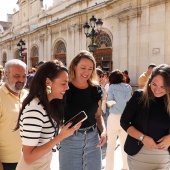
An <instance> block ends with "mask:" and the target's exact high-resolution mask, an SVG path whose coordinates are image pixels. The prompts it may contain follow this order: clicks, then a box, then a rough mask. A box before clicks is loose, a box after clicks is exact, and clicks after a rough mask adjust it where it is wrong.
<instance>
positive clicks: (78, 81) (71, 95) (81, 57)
mask: <svg viewBox="0 0 170 170" xmlns="http://www.w3.org/2000/svg"><path fill="white" fill-rule="evenodd" d="M95 79H96V62H95V59H94V57H93V56H92V54H91V53H90V52H88V51H85V50H84V51H80V52H79V53H78V54H77V55H76V56H75V57H74V58H73V59H72V61H71V63H70V66H69V90H68V91H67V92H66V95H65V97H66V98H65V100H66V102H65V103H66V105H65V116H64V117H65V121H66V122H67V121H68V120H69V119H70V118H72V117H73V116H75V115H76V114H77V113H79V112H80V111H82V110H84V111H85V113H86V114H87V116H88V118H87V119H86V120H85V121H84V122H83V123H82V126H81V127H80V129H79V130H77V131H76V132H75V133H74V135H72V136H70V137H68V138H67V139H64V140H63V141H62V142H61V148H60V150H59V165H60V170H80V169H81V170H82V169H87V170H90V169H92V170H101V164H102V160H101V147H102V146H103V145H104V143H105V142H106V129H105V125H104V120H103V117H102V110H101V99H102V89H101V87H100V86H99V85H98V84H96V83H95ZM97 127H98V128H99V130H100V138H99V134H98V130H97Z"/></svg>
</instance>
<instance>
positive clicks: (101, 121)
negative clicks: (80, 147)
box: [95, 100, 106, 147]
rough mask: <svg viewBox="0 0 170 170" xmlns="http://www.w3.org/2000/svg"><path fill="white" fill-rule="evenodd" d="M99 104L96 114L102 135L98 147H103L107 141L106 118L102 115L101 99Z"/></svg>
mask: <svg viewBox="0 0 170 170" xmlns="http://www.w3.org/2000/svg"><path fill="white" fill-rule="evenodd" d="M98 106H99V107H98V109H97V112H96V114H95V118H96V120H97V126H98V128H99V130H100V132H101V135H100V144H99V145H97V147H101V146H103V145H104V144H105V142H106V127H105V123H104V119H103V116H102V110H101V100H99V102H98Z"/></svg>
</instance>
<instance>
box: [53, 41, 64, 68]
mask: <svg viewBox="0 0 170 170" xmlns="http://www.w3.org/2000/svg"><path fill="white" fill-rule="evenodd" d="M54 58H55V59H57V60H59V61H61V62H62V63H63V64H64V65H65V66H67V63H66V46H65V44H64V43H63V42H62V41H59V42H58V43H56V45H55V47H54Z"/></svg>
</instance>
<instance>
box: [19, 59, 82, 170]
mask: <svg viewBox="0 0 170 170" xmlns="http://www.w3.org/2000/svg"><path fill="white" fill-rule="evenodd" d="M47 70H48V71H47ZM66 90H68V72H67V69H66V68H65V67H63V66H61V65H59V64H55V63H54V62H52V61H49V62H46V63H44V64H43V65H42V66H41V67H40V68H39V69H38V71H37V72H36V74H35V76H34V78H33V79H32V83H31V85H30V91H29V94H28V96H27V97H26V99H25V100H24V101H23V105H22V108H21V111H20V114H19V118H18V122H17V126H16V129H18V128H20V135H21V139H22V144H23V146H22V152H23V155H22V156H21V159H20V161H19V163H18V165H17V168H16V170H33V169H36V170H50V163H51V158H52V148H53V147H54V146H55V145H56V144H58V143H59V142H61V140H63V139H64V138H67V137H68V136H70V135H72V134H73V133H74V131H75V130H77V129H78V128H79V127H80V125H77V126H76V127H72V128H69V126H70V125H71V123H68V124H67V125H66V126H63V127H62V129H61V131H60V133H59V134H58V132H59V128H60V127H61V126H62V125H63V124H62V122H63V113H62V107H61V105H62V103H60V104H59V103H57V105H56V101H55V99H62V98H63V96H64V94H65V92H66ZM57 134H58V135H57ZM54 135H56V136H54Z"/></svg>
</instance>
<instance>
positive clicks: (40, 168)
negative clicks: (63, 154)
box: [16, 152, 52, 170]
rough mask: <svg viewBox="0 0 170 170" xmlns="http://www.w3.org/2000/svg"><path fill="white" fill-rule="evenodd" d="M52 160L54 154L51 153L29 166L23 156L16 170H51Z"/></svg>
mask: <svg viewBox="0 0 170 170" xmlns="http://www.w3.org/2000/svg"><path fill="white" fill-rule="evenodd" d="M51 159H52V152H49V153H47V154H46V155H44V156H43V157H42V158H40V159H38V160H37V161H35V162H33V163H31V164H29V165H28V164H27V163H26V162H25V161H24V158H23V156H21V158H20V160H19V162H18V165H17V168H16V170H50V163H51Z"/></svg>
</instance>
